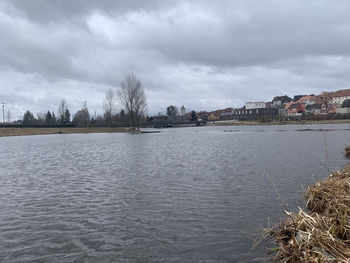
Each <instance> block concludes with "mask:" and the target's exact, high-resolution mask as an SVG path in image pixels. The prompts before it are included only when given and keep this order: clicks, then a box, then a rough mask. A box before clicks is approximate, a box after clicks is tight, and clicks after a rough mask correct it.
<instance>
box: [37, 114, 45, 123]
mask: <svg viewBox="0 0 350 263" xmlns="http://www.w3.org/2000/svg"><path fill="white" fill-rule="evenodd" d="M36 119H37V120H38V123H39V124H41V125H43V124H45V120H46V113H45V112H38V113H37V114H36Z"/></svg>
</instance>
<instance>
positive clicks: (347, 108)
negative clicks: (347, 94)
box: [336, 99, 350, 116]
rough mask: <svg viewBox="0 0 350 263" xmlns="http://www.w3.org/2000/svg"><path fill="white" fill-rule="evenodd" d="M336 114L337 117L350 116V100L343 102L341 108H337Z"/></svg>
mask: <svg viewBox="0 0 350 263" xmlns="http://www.w3.org/2000/svg"><path fill="white" fill-rule="evenodd" d="M336 113H337V114H339V115H349V116H350V99H346V100H344V102H343V104H342V106H341V107H339V108H338V107H337V109H336Z"/></svg>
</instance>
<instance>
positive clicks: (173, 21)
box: [0, 0, 350, 118]
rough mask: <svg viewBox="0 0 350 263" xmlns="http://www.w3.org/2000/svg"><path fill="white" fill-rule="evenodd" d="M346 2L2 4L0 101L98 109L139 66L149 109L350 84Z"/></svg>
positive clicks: (215, 105)
mask: <svg viewBox="0 0 350 263" xmlns="http://www.w3.org/2000/svg"><path fill="white" fill-rule="evenodd" d="M349 14H350V1H348V0H343V1H339V0H328V1H322V0H314V1H311V0H310V1H305V0H300V1H297V0H288V1H281V0H275V1H269V0H264V1H261V0H241V1H225V0H220V1H212V0H207V1H206V0H202V1H199V0H198V1H175V0H169V1H165V0H159V1H156V0H147V1H145V0H139V1H136V0H96V1H94V0H74V1H69V0H30V1H28V0H8V1H6V0H0V102H5V103H6V107H7V108H8V109H10V110H11V111H12V115H13V117H14V118H18V117H19V116H20V115H23V113H24V111H25V110H27V109H29V110H31V111H32V112H34V113H37V112H42V111H47V110H50V111H55V112H57V107H58V103H59V101H60V100H61V99H62V98H65V99H66V100H67V102H68V104H69V107H70V109H71V111H72V113H74V112H75V111H77V110H78V109H79V108H80V105H81V103H82V101H84V100H86V101H87V102H88V106H89V109H90V111H91V112H94V111H95V110H96V111H97V113H102V111H103V110H102V100H103V97H104V93H105V91H106V90H107V89H108V88H112V89H114V90H117V89H118V86H119V84H120V82H121V80H122V78H123V76H125V74H127V73H129V72H133V73H135V74H136V75H137V76H138V78H139V79H140V80H141V81H142V83H143V86H144V88H145V92H146V96H147V101H148V113H150V114H156V113H158V112H159V111H163V112H165V108H166V107H167V106H168V105H171V104H172V105H177V106H179V107H180V106H181V105H185V106H186V108H187V109H188V110H192V109H194V110H196V111H199V110H214V109H220V108H225V107H241V106H243V105H244V102H245V101H261V100H263V101H270V100H271V99H272V98H273V97H274V96H276V95H285V94H287V95H289V96H293V95H295V94H310V93H320V92H322V91H333V90H338V89H345V88H350V15H349Z"/></svg>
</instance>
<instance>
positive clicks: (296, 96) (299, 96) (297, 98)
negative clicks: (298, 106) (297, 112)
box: [293, 95, 307, 102]
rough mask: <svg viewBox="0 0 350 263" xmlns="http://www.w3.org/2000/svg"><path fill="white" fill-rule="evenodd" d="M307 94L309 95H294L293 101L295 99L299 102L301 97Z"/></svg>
mask: <svg viewBox="0 0 350 263" xmlns="http://www.w3.org/2000/svg"><path fill="white" fill-rule="evenodd" d="M305 96H307V95H295V96H294V97H293V101H294V102H297V101H298V100H299V99H300V98H301V97H305Z"/></svg>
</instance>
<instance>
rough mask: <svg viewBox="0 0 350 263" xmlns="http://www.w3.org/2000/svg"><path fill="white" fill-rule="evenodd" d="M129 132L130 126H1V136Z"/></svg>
mask: <svg viewBox="0 0 350 263" xmlns="http://www.w3.org/2000/svg"><path fill="white" fill-rule="evenodd" d="M119 132H129V129H128V128H109V127H88V128H57V127H55V128H17V127H16V128H0V137H3V136H23V135H42V134H73V133H119Z"/></svg>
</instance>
